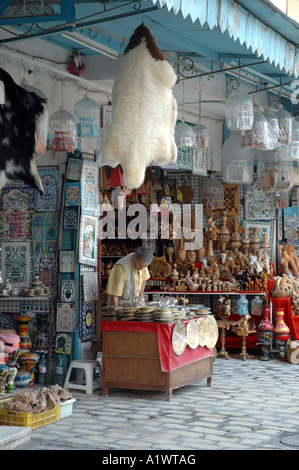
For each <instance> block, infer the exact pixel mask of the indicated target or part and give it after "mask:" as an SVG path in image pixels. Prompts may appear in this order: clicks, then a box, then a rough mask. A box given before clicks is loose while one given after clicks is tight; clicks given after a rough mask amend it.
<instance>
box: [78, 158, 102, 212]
mask: <svg viewBox="0 0 299 470" xmlns="http://www.w3.org/2000/svg"><path fill="white" fill-rule="evenodd" d="M99 209H100V206H99V167H98V165H97V164H96V163H94V162H89V161H84V162H83V167H82V173H81V212H82V214H88V215H99V213H100V212H99Z"/></svg>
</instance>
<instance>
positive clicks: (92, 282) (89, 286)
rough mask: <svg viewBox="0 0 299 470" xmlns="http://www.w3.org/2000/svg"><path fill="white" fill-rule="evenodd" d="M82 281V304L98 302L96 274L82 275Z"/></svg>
mask: <svg viewBox="0 0 299 470" xmlns="http://www.w3.org/2000/svg"><path fill="white" fill-rule="evenodd" d="M82 280H83V297H84V302H91V301H93V300H99V286H98V273H97V272H95V273H84V274H83V276H82Z"/></svg>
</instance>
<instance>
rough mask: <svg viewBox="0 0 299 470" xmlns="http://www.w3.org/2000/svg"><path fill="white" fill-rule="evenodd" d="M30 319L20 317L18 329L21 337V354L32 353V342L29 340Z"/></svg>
mask: <svg viewBox="0 0 299 470" xmlns="http://www.w3.org/2000/svg"><path fill="white" fill-rule="evenodd" d="M29 321H30V317H25V316H24V317H22V316H19V317H18V327H19V336H20V346H19V347H20V352H29V351H31V341H30V338H29V331H28V325H29Z"/></svg>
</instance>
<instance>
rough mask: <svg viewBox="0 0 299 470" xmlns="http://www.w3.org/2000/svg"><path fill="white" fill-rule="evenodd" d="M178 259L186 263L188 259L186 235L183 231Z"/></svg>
mask: <svg viewBox="0 0 299 470" xmlns="http://www.w3.org/2000/svg"><path fill="white" fill-rule="evenodd" d="M177 259H179V260H180V261H184V260H185V259H186V250H185V247H184V233H183V230H182V231H181V239H180V247H179V249H178V251H177Z"/></svg>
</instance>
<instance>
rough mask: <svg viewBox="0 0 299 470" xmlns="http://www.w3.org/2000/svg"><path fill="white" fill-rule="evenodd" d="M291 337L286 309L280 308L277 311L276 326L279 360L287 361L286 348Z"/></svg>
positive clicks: (275, 336)
mask: <svg viewBox="0 0 299 470" xmlns="http://www.w3.org/2000/svg"><path fill="white" fill-rule="evenodd" d="M289 337H290V329H289V327H288V325H287V324H286V323H285V321H284V309H283V308H278V309H277V311H276V325H275V328H274V339H275V342H276V345H277V346H278V349H279V360H280V361H285V360H286V346H287V341H288V339H289Z"/></svg>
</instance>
